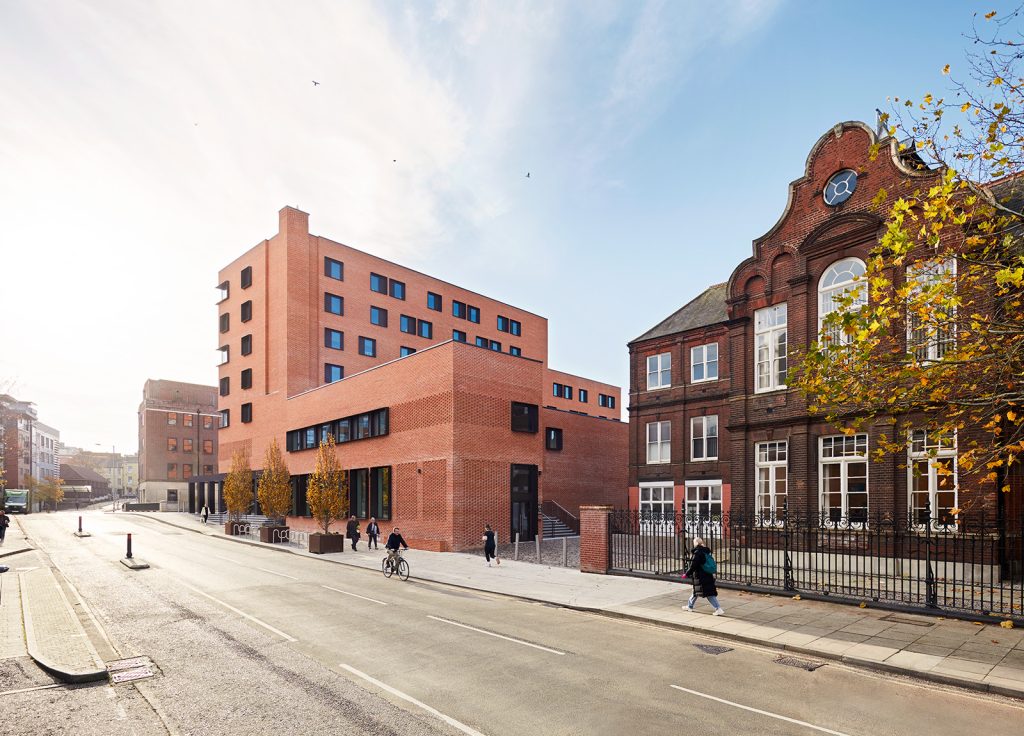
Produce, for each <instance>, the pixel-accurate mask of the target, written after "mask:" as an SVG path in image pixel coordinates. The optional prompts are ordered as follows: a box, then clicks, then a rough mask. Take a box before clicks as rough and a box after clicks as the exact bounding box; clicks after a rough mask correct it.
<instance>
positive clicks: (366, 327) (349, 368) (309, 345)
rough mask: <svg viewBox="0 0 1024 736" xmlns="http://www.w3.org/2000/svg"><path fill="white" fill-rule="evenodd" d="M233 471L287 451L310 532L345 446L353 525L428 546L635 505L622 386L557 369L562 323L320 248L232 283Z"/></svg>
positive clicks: (293, 241) (224, 413) (283, 216)
mask: <svg viewBox="0 0 1024 736" xmlns="http://www.w3.org/2000/svg"><path fill="white" fill-rule="evenodd" d="M219 278H220V282H221V283H220V287H219V288H220V294H221V301H220V303H219V305H218V311H219V323H218V324H219V329H220V346H221V347H220V355H221V357H220V360H221V364H220V390H219V394H220V396H219V411H220V415H221V429H220V448H221V452H220V458H221V459H220V471H221V472H227V471H228V470H229V469H230V464H231V457H232V454H233V452H234V451H235V450H238V449H242V450H245V451H246V452H248V453H249V455H250V457H251V461H252V466H253V468H254V469H257V470H258V469H259V467H260V466H261V464H262V462H263V457H264V452H265V450H266V447H267V446H268V444H269V442H270V440H271V439H272V438H276V439H277V441H278V443H279V444H280V445H281V447H282V450H284V451H285V459H286V461H287V463H288V465H289V468H290V470H291V473H292V475H293V486H294V488H293V512H294V516H293V517H291V518H290V519H289V524H290V525H292V526H297V527H300V528H301V527H308V528H312V522H311V520H309V519H306V518H305V517H306V516H307V509H306V504H305V483H306V477H307V475H308V474H309V473H310V472H311V471H312V470H313V467H314V464H315V455H316V450H315V448H316V447H317V446H318V444H319V441H320V440H321V438H323V437H325V436H326V435H327V434H332V435H334V436H335V438H336V440H337V442H338V454H339V458H340V460H341V462H342V464H343V466H344V467H345V468H346V469H347V470H348V473H349V479H350V489H351V493H350V502H351V510H352V513H354V514H355V515H356V516H357V517H358V518H359V519H360V520H364V519H367V518H369V517H370V516H375V517H376V518H377V519H378V520H381V521H383V522H384V523H383V524H382V526H387V525H399V526H401V527H402V531H403V534H404V535H405V537H406V539H408V540H410V543H415V544H416V545H417V546H420V547H426V548H432V549H439V550H451V549H462V548H466V547H472V546H478V545H479V539H480V532H481V530H482V528H483V525H484V523H490V524H491V525H492V526H494V527H495V529H496V530H497V532H498V537H499V539H500V540H504V541H507V540H509V539H510V538H511V536H512V535H513V534H514V533H515V532H519V533H520V535H521V538H522V539H532V538H533V537H534V535H536V534H537V533H538V516H539V512H540V510H541V509H542V508H543V509H545V510H546V511H547V512H548V513H549V514H551V515H558V516H562V517H563V518H564V519H565V520H567V521H570V522H571V521H572V517H575V516H578V508H579V505H580V504H581V503H592V502H599V503H619V504H621V503H624V502H625V497H626V470H625V469H626V450H627V442H628V441H627V431H626V430H627V428H626V425H625V424H624V423H622V422H620V421H619V416H620V404H619V402H620V391H619V389H618V388H617V387H615V386H611V385H608V384H604V383H600V382H597V381H593V380H589V379H585V378H580V377H578V376H572V375H569V374H565V373H561V372H558V371H554V370H552V369H550V368H549V367H548V365H547V348H548V342H547V339H548V338H547V320H546V319H545V318H543V317H540V316H537V315H535V314H532V313H530V312H527V311H525V310H522V309H518V308H516V307H512V306H510V305H508V304H505V303H503V302H499V301H497V300H494V299H491V298H489V297H486V296H483V295H481V294H477V293H475V292H472V291H469V290H467V289H463V288H460V287H457V286H454V285H452V284H448V283H446V282H444V281H441V280H438V279H435V278H432V277H430V276H426V275H424V274H422V273H419V272H417V271H414V270H412V269H409V268H405V267H403V266H400V265H398V264H396V263H392V262H389V261H386V260H384V259H381V258H377V257H375V256H372V255H370V254H368V253H365V252H362V251H359V250H356V249H354V248H351V247H349V246H346V245H342V244H341V243H337V242H334V241H332V240H329V239H327V238H324V237H321V236H317V235H312V234H310V232H309V216H308V215H307V214H306V213H305V212H301V211H299V210H297V209H294V208H292V207H285V208H284V209H282V210H281V212H280V227H279V231H278V233H277V234H276V235H275V236H274V237H272V238H270V239H269V240H265V241H263V242H262V243H259V244H258V245H256V246H255V247H254V248H252V249H250V250H249V251H247V252H246V253H245V254H244V255H242V256H241V257H239V258H238V259H236V260H235V261H234V262H233V263H231V264H230V265H229V266H227V267H226V268H225V269H223V270H222V271H221V272H220V277H219Z"/></svg>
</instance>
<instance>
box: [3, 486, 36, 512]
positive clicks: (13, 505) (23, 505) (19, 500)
mask: <svg viewBox="0 0 1024 736" xmlns="http://www.w3.org/2000/svg"><path fill="white" fill-rule="evenodd" d="M28 496H29V492H28V491H27V490H24V489H21V488H12V489H9V490H6V491H4V510H5V511H7V513H8V514H27V513H29V512H30V511H31V507H30V506H29V498H28Z"/></svg>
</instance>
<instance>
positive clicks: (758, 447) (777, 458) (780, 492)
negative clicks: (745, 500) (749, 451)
mask: <svg viewBox="0 0 1024 736" xmlns="http://www.w3.org/2000/svg"><path fill="white" fill-rule="evenodd" d="M754 470H755V473H756V475H757V495H756V496H755V497H754V500H755V507H756V511H757V517H758V522H759V523H761V524H765V525H770V526H781V525H782V521H783V514H784V511H785V508H786V499H787V492H788V479H789V443H788V442H787V441H786V440H781V441H775V442H758V443H756V444H755V445H754Z"/></svg>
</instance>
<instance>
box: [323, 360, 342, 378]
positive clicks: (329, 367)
mask: <svg viewBox="0 0 1024 736" xmlns="http://www.w3.org/2000/svg"><path fill="white" fill-rule="evenodd" d="M344 377H345V369H344V368H342V367H341V366H340V365H335V364H334V363H324V383H334V382H335V381H340V380H341V379H342V378H344Z"/></svg>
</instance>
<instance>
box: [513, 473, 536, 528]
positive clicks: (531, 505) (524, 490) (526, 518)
mask: <svg viewBox="0 0 1024 736" xmlns="http://www.w3.org/2000/svg"><path fill="white" fill-rule="evenodd" d="M510 495H511V501H512V509H511V511H512V523H511V526H510V529H511V531H512V539H511V540H510V541H515V538H516V532H518V533H519V541H520V542H529V541H532V540H533V539H534V537H536V536H537V466H536V465H513V466H512V483H511V494H510Z"/></svg>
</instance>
